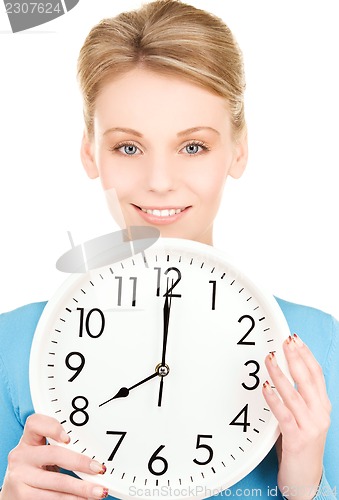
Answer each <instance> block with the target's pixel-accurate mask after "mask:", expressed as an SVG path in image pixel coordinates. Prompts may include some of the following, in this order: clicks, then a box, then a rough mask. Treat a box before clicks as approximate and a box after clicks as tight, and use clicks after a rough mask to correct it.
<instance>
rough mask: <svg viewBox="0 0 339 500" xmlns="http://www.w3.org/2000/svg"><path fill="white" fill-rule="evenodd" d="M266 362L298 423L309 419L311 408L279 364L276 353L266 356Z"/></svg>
mask: <svg viewBox="0 0 339 500" xmlns="http://www.w3.org/2000/svg"><path fill="white" fill-rule="evenodd" d="M265 364H266V368H267V371H268V373H269V375H270V377H271V380H272V382H273V384H274V386H275V388H276V389H277V391H278V393H279V395H280V397H281V398H282V401H283V403H284V405H285V406H286V407H287V408H288V409H289V410H290V412H292V414H293V416H294V418H295V419H296V421H297V423H300V422H305V420H308V413H309V409H308V407H307V405H306V403H305V401H304V400H303V398H302V396H301V395H300V394H299V393H298V391H296V389H295V388H294V387H293V385H292V384H291V382H290V381H289V380H288V378H287V377H286V375H285V374H284V373H283V372H282V370H281V369H280V367H279V366H278V363H277V359H276V357H275V355H274V353H270V354H269V356H267V357H266V359H265Z"/></svg>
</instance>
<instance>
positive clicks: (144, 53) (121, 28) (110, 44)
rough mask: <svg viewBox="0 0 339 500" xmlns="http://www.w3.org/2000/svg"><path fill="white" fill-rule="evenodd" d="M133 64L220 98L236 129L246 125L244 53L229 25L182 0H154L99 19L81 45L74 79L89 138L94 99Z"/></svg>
mask: <svg viewBox="0 0 339 500" xmlns="http://www.w3.org/2000/svg"><path fill="white" fill-rule="evenodd" d="M137 65H142V67H144V68H146V69H149V70H152V71H155V72H158V73H161V74H167V75H170V76H176V77H181V78H184V79H186V80H188V81H190V82H192V83H194V84H196V85H199V86H202V87H204V88H205V89H207V90H209V91H210V92H213V93H214V94H217V95H219V96H222V97H224V98H225V99H226V100H227V101H228V103H229V109H230V112H231V119H232V125H233V130H234V132H235V134H236V135H238V134H240V133H241V132H242V131H243V130H244V129H245V128H246V125H245V118H244V90H245V78H244V71H243V60H242V53H241V51H240V49H239V47H238V45H237V42H236V41H235V39H234V37H233V35H232V33H231V31H230V29H229V28H228V27H227V26H226V25H225V23H224V22H223V21H222V20H221V19H219V18H218V17H216V16H214V15H212V14H210V13H208V12H206V11H204V10H201V9H197V8H195V7H193V6H191V5H188V4H185V3H182V2H181V1H180V0H156V1H153V2H151V3H148V4H146V5H143V6H142V7H141V8H139V9H137V10H133V11H130V12H123V13H121V14H119V15H117V16H116V17H112V18H108V19H103V20H102V21H101V22H100V23H99V24H97V25H96V26H94V27H93V28H92V30H91V31H90V33H89V34H88V36H87V38H86V40H85V42H84V44H83V46H82V48H81V50H80V54H79V59H78V81H79V84H80V89H81V92H82V96H83V103H84V119H85V125H86V129H87V132H88V134H89V136H90V137H91V136H92V135H93V115H94V109H95V102H96V98H97V96H98V94H99V92H100V90H101V89H102V88H103V86H104V84H105V82H107V81H109V80H112V79H114V78H116V77H118V76H121V75H123V74H124V73H127V72H128V71H130V70H131V69H133V68H135V67H136V66H137Z"/></svg>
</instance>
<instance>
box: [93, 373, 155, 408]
mask: <svg viewBox="0 0 339 500" xmlns="http://www.w3.org/2000/svg"><path fill="white" fill-rule="evenodd" d="M157 375H158V371H155V372H154V373H152V375H150V376H149V377H146V378H144V379H143V380H140V382H138V383H137V384H134V385H132V386H131V387H128V388H127V387H121V389H119V390H118V392H117V393H116V395H115V396H113V397H112V398H110V399H107V401H104V402H103V403H101V404H100V405H99V407H100V406H103V405H105V404H106V403H109V402H110V401H113V399H118V398H126V397H127V396H128V395H129V393H130V391H131V390H132V389H135V388H136V387H139V385H141V384H144V383H145V382H148V380H151V379H152V378H154V377H156V376H157Z"/></svg>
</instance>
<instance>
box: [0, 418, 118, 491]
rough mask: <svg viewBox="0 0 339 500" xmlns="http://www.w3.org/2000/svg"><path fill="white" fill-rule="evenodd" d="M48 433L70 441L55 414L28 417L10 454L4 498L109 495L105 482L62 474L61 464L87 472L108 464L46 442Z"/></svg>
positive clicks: (97, 470)
mask: <svg viewBox="0 0 339 500" xmlns="http://www.w3.org/2000/svg"><path fill="white" fill-rule="evenodd" d="M46 437H48V438H51V439H53V440H54V441H57V442H60V443H66V444H67V443H69V441H70V439H69V436H68V435H67V434H66V432H65V431H64V429H63V427H62V425H61V424H60V423H59V422H58V421H57V420H56V419H54V418H51V417H46V416H44V415H38V414H34V415H31V416H30V417H28V419H27V421H26V425H25V428H24V432H23V435H22V438H21V440H20V442H19V444H18V446H17V447H16V448H14V449H13V450H12V451H11V452H10V454H9V456H8V467H7V471H6V475H5V479H4V484H3V488H2V492H1V493H0V498H1V500H13V499H14V498H15V500H33V499H34V500H84V499H85V500H88V499H95V498H106V497H107V496H108V491H107V489H106V488H103V487H102V486H98V485H95V484H93V483H90V482H88V481H83V480H81V479H78V478H75V477H72V476H69V475H67V474H61V473H60V472H58V467H61V468H63V469H67V470H72V471H73V470H74V471H79V472H85V473H87V474H93V475H96V474H104V473H105V471H106V468H105V466H103V465H102V464H100V463H99V462H96V461H94V460H91V459H90V458H89V457H86V456H84V455H82V454H80V453H76V452H74V451H72V450H68V449H67V448H64V447H61V446H53V445H50V446H47V445H46Z"/></svg>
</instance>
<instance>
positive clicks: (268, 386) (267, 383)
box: [263, 380, 273, 394]
mask: <svg viewBox="0 0 339 500" xmlns="http://www.w3.org/2000/svg"><path fill="white" fill-rule="evenodd" d="M263 387H264V389H265V391H266V392H267V393H268V394H273V390H272V387H271V384H270V383H269V381H268V380H266V382H264V383H263Z"/></svg>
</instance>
